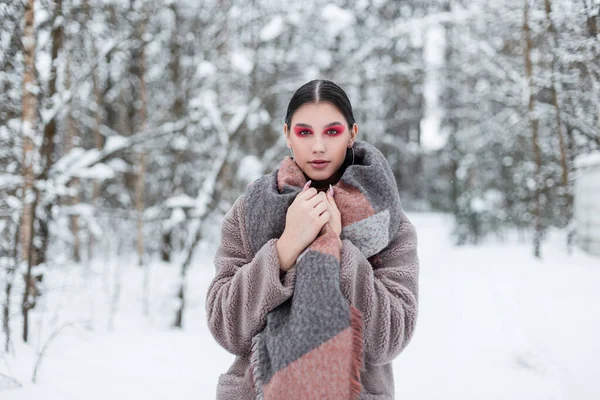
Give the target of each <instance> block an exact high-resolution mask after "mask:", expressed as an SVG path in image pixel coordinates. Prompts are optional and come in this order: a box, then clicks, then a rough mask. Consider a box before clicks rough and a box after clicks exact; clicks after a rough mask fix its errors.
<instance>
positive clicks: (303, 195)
mask: <svg viewBox="0 0 600 400" xmlns="http://www.w3.org/2000/svg"><path fill="white" fill-rule="evenodd" d="M317 193H318V190H317V189H315V188H314V187H311V188H308V189H306V190H305V191H303V192H300V193H299V194H298V196H296V198H299V199H301V200H308V199H311V198H312V197H314V196H315V195H316V194H317Z"/></svg>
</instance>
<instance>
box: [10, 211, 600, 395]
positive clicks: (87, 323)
mask: <svg viewBox="0 0 600 400" xmlns="http://www.w3.org/2000/svg"><path fill="white" fill-rule="evenodd" d="M409 217H410V218H411V220H412V221H413V222H414V223H415V225H416V226H417V231H418V234H419V255H420V259H421V275H420V307H419V319H418V322H417V327H416V331H415V335H414V337H413V339H412V341H411V343H410V344H409V345H408V347H407V348H406V349H405V351H404V352H403V353H402V354H401V355H400V356H399V357H398V358H397V359H396V361H395V362H394V366H395V377H396V394H397V398H398V399H417V400H418V399H461V400H465V399H478V400H479V399H511V400H513V399H524V400H525V399H526V400H534V399H544V400H548V399H568V400H571V399H576V400H586V399H590V400H591V399H599V398H600V384H599V383H598V381H597V380H596V379H597V378H598V375H599V373H600V364H599V362H598V360H600V343H599V339H600V301H599V300H600V299H599V297H600V296H599V295H598V288H600V259H598V258H594V257H591V256H589V255H587V254H585V253H582V252H581V251H578V250H577V249H575V252H574V254H573V255H571V256H569V255H568V254H567V252H566V249H565V246H564V241H563V240H562V238H561V236H562V235H561V234H560V233H559V232H556V233H555V234H554V235H553V236H552V237H550V239H549V240H548V241H547V242H546V243H545V245H544V247H543V255H544V258H543V260H541V261H538V260H535V259H534V258H533V257H532V256H531V246H530V245H529V243H525V244H522V243H519V242H518V241H516V240H509V241H508V242H507V243H504V244H500V243H497V242H491V243H488V244H485V245H483V246H480V247H475V248H474V247H461V248H456V247H454V246H453V245H452V244H451V241H450V239H449V237H448V235H447V232H448V231H449V229H450V226H451V225H450V220H449V218H448V217H447V216H445V215H441V214H433V213H423V214H409ZM213 252H214V247H212V248H202V249H200V251H199V252H198V258H197V262H196V263H195V264H194V265H193V268H192V270H191V271H190V276H189V278H190V279H189V299H188V302H189V308H188V309H187V313H186V314H185V329H184V330H182V331H181V330H174V329H170V328H169V326H170V323H171V321H172V319H173V317H174V312H173V309H174V306H175V303H174V302H173V301H172V299H173V298H174V293H175V291H176V289H175V288H176V282H177V274H178V272H179V271H178V270H177V268H176V267H173V266H169V265H164V264H153V265H152V270H151V273H152V280H151V287H150V293H151V297H150V307H149V310H150V312H149V316H148V317H143V313H142V302H141V299H142V284H141V282H142V281H143V279H142V277H143V271H142V270H141V269H140V268H139V267H137V266H135V262H134V261H133V260H124V259H121V260H120V261H119V262H116V261H115V260H98V261H97V262H96V263H93V264H91V265H89V266H75V267H70V268H68V273H64V274H61V275H60V277H59V276H58V274H56V273H53V274H50V273H48V274H47V276H48V278H50V279H49V282H46V285H47V287H48V292H47V295H46V296H45V297H44V298H43V299H44V301H42V302H41V303H40V304H39V305H38V308H36V310H35V313H34V314H33V318H32V320H31V324H32V331H33V333H34V334H33V336H32V338H31V339H32V340H31V343H33V344H32V345H24V344H23V343H22V342H20V341H19V340H18V337H19V336H20V332H21V330H20V327H19V324H20V322H19V321H18V319H17V316H15V318H14V321H15V326H14V331H13V332H14V333H13V335H14V338H15V340H14V341H15V342H16V343H17V344H16V345H15V349H14V351H15V353H16V355H17V356H16V357H13V355H12V354H6V353H4V354H2V356H1V357H0V390H2V386H3V384H4V385H6V383H5V382H6V379H3V377H2V375H8V376H10V377H13V378H15V379H17V380H18V381H19V382H20V383H21V384H22V387H20V388H17V389H10V390H2V391H0V398H2V399H3V400H25V399H27V400H30V399H36V398H44V399H46V400H55V399H60V400H67V399H69V400H70V399H73V400H75V399H76V400H80V399H86V400H95V399H98V400H100V399H102V400H105V399H130V398H139V399H144V400H154V399H157V400H158V399H173V398H177V399H211V398H214V397H215V386H216V382H217V378H218V376H219V374H220V373H223V372H224V371H225V370H226V369H227V367H228V366H229V364H230V363H231V361H232V360H233V356H232V355H230V354H228V353H227V352H226V351H224V350H223V349H221V348H220V347H219V346H218V345H217V344H216V342H214V340H213V338H212V336H211V334H210V332H209V331H208V329H207V327H206V324H205V313H204V297H205V293H206V289H207V287H208V284H209V283H210V280H211V278H212V276H213V265H212V255H213ZM85 268H89V269H88V270H87V272H86V270H85ZM119 276H120V277H121V282H122V287H121V291H120V298H119V309H118V312H117V313H116V314H115V317H114V321H113V329H112V330H110V329H108V326H109V320H110V304H111V302H110V299H111V298H113V299H114V290H113V288H114V282H115V279H118V277H119ZM85 277H89V278H85ZM59 278H60V279H59ZM61 327H62V329H61V330H60V331H58V333H56V334H55V335H54V336H51V335H52V334H53V333H54V332H56V331H57V330H58V329H60V328H61ZM51 337H52V338H51ZM48 338H51V339H50V340H48ZM44 343H45V344H46V349H45V352H44V356H43V358H42V359H41V363H40V364H39V365H38V371H37V383H36V384H32V383H31V377H32V374H33V370H34V366H35V362H36V360H37V359H38V357H37V354H38V353H39V351H40V349H41V348H42V346H43V345H44Z"/></svg>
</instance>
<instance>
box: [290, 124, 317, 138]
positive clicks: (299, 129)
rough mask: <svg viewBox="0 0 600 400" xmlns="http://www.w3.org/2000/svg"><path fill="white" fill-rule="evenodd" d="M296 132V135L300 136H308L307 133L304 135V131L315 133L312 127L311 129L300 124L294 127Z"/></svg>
mask: <svg viewBox="0 0 600 400" xmlns="http://www.w3.org/2000/svg"><path fill="white" fill-rule="evenodd" d="M294 132H295V133H296V135H298V136H306V135H303V133H304V132H308V133H313V131H312V129H310V128H307V127H305V126H298V125H296V126H295V127H294Z"/></svg>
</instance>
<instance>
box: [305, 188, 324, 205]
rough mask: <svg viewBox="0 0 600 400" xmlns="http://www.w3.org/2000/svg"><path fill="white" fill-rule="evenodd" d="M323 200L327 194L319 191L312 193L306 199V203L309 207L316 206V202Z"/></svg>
mask: <svg viewBox="0 0 600 400" xmlns="http://www.w3.org/2000/svg"><path fill="white" fill-rule="evenodd" d="M315 190H316V189H315ZM325 200H327V196H325V193H323V192H319V193H317V194H316V195H314V196H313V197H311V198H310V199H308V200H307V203H308V206H309V207H311V208H314V207H316V206H317V204H319V203H321V202H323V201H325Z"/></svg>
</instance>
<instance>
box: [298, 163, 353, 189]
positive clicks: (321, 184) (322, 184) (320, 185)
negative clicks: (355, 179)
mask: <svg viewBox="0 0 600 400" xmlns="http://www.w3.org/2000/svg"><path fill="white" fill-rule="evenodd" d="M345 169H346V168H345V166H344V165H342V166H341V167H340V168H338V170H337V171H336V172H335V173H334V174H333V175H331V176H330V177H329V178H327V179H324V180H321V181H317V180H314V179H312V182H311V183H310V187H314V188H315V189H317V190H318V191H323V190H327V189H329V185H330V184H331V185H335V184H336V183H337V182H338V181H339V180H340V178H341V177H342V175H343V174H344V170H345ZM302 173H304V172H302ZM304 177H305V178H306V180H307V181H309V180H311V179H310V177H309V176H308V175H306V174H305V173H304Z"/></svg>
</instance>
